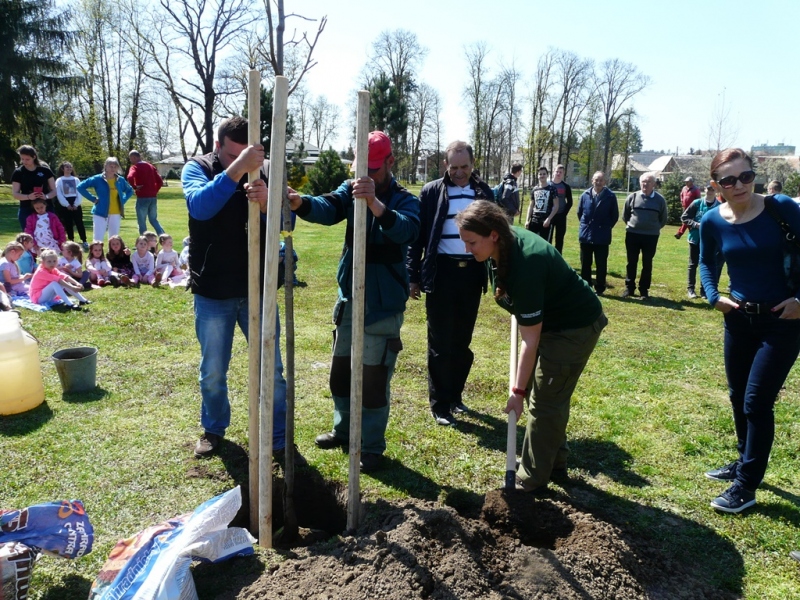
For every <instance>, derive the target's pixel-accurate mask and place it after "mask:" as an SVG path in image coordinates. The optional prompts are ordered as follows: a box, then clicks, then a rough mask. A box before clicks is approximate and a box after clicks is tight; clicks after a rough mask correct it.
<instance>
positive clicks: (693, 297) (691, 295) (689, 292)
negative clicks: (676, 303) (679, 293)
mask: <svg viewBox="0 0 800 600" xmlns="http://www.w3.org/2000/svg"><path fill="white" fill-rule="evenodd" d="M686 295H687V296H689V300H694V299H695V298H697V294H696V293H695V291H694V290H693V289H691V288H690V289H689V290H687V292H686Z"/></svg>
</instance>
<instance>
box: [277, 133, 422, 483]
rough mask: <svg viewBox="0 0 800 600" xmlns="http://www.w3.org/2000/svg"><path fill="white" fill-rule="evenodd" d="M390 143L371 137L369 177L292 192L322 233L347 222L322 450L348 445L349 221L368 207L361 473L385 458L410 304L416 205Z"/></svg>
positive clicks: (299, 209) (296, 207)
mask: <svg viewBox="0 0 800 600" xmlns="http://www.w3.org/2000/svg"><path fill="white" fill-rule="evenodd" d="M392 165H394V156H393V155H392V143H391V141H390V140H389V138H388V137H387V136H386V134H385V133H383V132H381V131H373V132H372V133H370V134H369V165H368V173H369V177H362V178H360V179H357V180H347V181H345V182H343V183H342V184H341V185H340V186H339V187H338V188H337V189H335V190H334V191H332V192H331V193H329V194H324V195H322V196H300V195H299V194H298V193H297V192H295V191H294V190H292V189H290V190H289V202H290V203H291V208H292V210H293V211H294V212H295V214H297V216H298V217H300V218H301V219H303V220H305V221H309V222H312V223H319V224H321V225H335V224H337V223H340V222H341V221H345V220H346V221H347V231H346V233H345V240H344V251H343V252H342V257H341V259H340V260H339V270H338V273H337V275H336V278H337V281H338V283H339V297H338V299H337V301H336V305H335V307H334V309H333V321H334V325H335V326H336V330H335V332H334V343H333V358H332V360H331V373H330V389H331V395H332V396H333V429H332V430H331V431H329V432H326V433H323V434H321V435H318V436H317V438H316V440H315V443H316V444H317V446H318V447H319V448H322V449H326V450H327V449H332V448H339V447H345V448H346V447H347V446H348V445H349V433H350V432H349V429H350V345H351V339H352V336H351V327H352V303H351V300H352V285H353V213H354V209H355V207H356V206H357V204H356V201H355V198H363V199H365V200H366V202H367V252H366V262H367V265H366V267H367V272H366V284H365V287H366V289H365V297H366V298H365V300H366V308H365V314H364V379H363V408H362V421H361V423H362V425H361V427H362V429H361V470H362V471H364V472H365V473H366V472H370V471H375V470H377V469H379V468H380V466H381V463H382V459H383V453H384V452H385V451H386V435H385V434H386V426H387V424H388V422H389V404H390V382H391V379H392V374H393V373H394V366H395V362H396V361H397V354H398V353H399V352H400V350H402V348H403V345H402V343H401V341H400V326H401V325H402V324H403V313H404V312H405V310H406V301H407V300H408V275H407V273H406V268H405V260H406V253H407V251H408V245H409V244H410V243H412V242H413V241H414V240H416V239H417V235H418V234H419V201H418V200H417V198H416V196H414V195H413V194H411V193H410V192H409V191H408V190H406V189H404V188H402V187H401V186H400V185H399V184H398V183H397V181H396V180H395V179H394V177H393V176H392Z"/></svg>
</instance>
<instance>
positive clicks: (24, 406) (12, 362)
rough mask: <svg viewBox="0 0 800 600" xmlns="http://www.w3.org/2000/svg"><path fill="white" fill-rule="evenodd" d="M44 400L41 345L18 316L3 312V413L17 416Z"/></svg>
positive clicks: (0, 359) (0, 370) (0, 328)
mask: <svg viewBox="0 0 800 600" xmlns="http://www.w3.org/2000/svg"><path fill="white" fill-rule="evenodd" d="M42 402H44V386H43V385H42V366H41V363H40V362H39V344H38V342H37V341H36V338H34V337H33V336H32V335H31V334H29V333H28V332H27V331H25V330H24V329H22V324H21V323H20V320H19V315H18V314H17V313H15V312H0V415H15V414H17V413H21V412H25V411H26V410H30V409H32V408H35V407H37V406H39V405H40V404H41V403H42Z"/></svg>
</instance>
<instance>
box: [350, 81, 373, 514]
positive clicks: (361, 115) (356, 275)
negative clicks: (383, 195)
mask: <svg viewBox="0 0 800 600" xmlns="http://www.w3.org/2000/svg"><path fill="white" fill-rule="evenodd" d="M356 114H357V119H356V179H358V178H360V177H366V176H367V168H368V167H367V165H368V163H369V92H366V91H364V90H361V91H360V92H358V112H357V113H356ZM367 210H368V209H367V202H366V200H364V199H363V198H354V206H353V297H352V299H351V301H352V303H353V304H352V306H353V308H352V311H353V312H352V346H351V348H350V373H351V374H350V473H349V478H348V486H347V528H348V529H351V530H352V529H357V528H358V522H359V519H360V516H361V490H360V488H361V486H360V477H361V468H360V464H361V403H362V396H363V377H362V376H363V372H364V303H365V296H364V281H365V278H366V269H367V261H366V258H367Z"/></svg>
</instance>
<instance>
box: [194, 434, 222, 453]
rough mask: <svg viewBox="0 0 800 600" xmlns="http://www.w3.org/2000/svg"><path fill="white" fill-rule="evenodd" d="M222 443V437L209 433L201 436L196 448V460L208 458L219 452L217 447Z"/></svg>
mask: <svg viewBox="0 0 800 600" xmlns="http://www.w3.org/2000/svg"><path fill="white" fill-rule="evenodd" d="M221 441H222V436H220V435H217V434H216V433H208V432H207V431H206V432H205V433H203V435H201V436H200V439H199V440H197V443H196V444H195V446H194V456H195V458H207V457H209V456H211V455H212V454H214V452H216V451H217V446H219V443H220V442H221Z"/></svg>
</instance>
